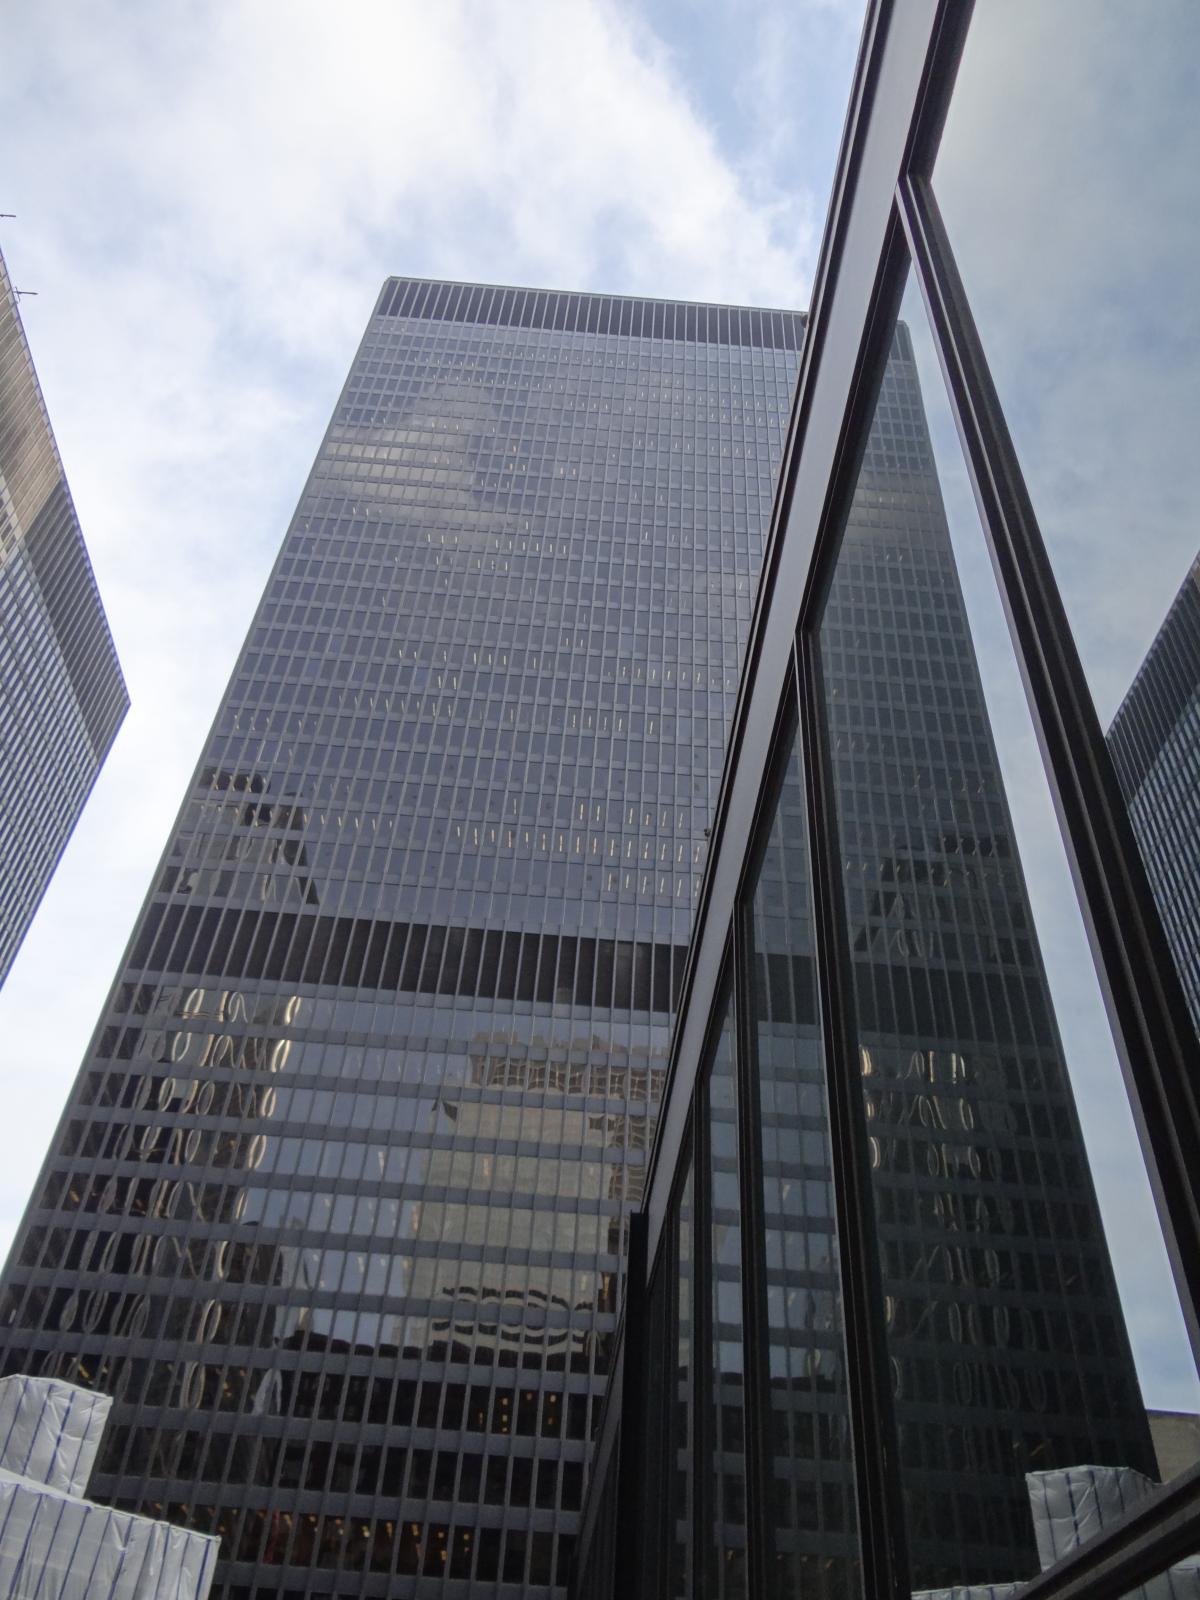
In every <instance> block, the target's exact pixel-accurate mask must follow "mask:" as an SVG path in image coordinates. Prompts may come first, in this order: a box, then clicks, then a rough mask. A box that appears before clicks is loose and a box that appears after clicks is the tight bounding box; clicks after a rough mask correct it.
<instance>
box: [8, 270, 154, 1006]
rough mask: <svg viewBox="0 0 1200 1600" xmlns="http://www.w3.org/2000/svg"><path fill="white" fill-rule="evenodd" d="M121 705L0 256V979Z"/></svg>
mask: <svg viewBox="0 0 1200 1600" xmlns="http://www.w3.org/2000/svg"><path fill="white" fill-rule="evenodd" d="M128 708H129V696H128V695H127V694H126V692H125V683H124V680H123V678H122V677H121V668H120V666H119V664H118V662H117V656H116V651H115V650H114V649H113V642H112V636H111V635H110V633H109V631H108V623H107V621H106V619H105V616H104V608H103V607H102V605H101V603H100V596H99V594H98V593H97V592H96V581H95V579H94V578H93V576H92V568H91V563H90V562H89V560H88V554H87V550H86V548H85V547H84V543H83V536H82V534H81V533H80V531H79V522H78V520H77V519H76V516H75V507H74V506H73V505H72V503H71V494H70V490H69V489H68V488H67V480H66V478H65V476H64V474H63V467H62V462H61V461H60V459H59V455H58V450H57V447H56V446H55V443H54V435H53V433H51V431H50V422H49V419H48V417H47V416H46V408H45V405H44V404H43V401H42V393H41V389H40V387H39V385H38V380H37V374H36V372H35V371H34V369H33V361H32V358H31V357H30V354H29V346H28V344H27V343H26V342H25V331H24V329H23V328H22V326H21V316H20V312H19V310H18V308H17V298H16V295H15V293H14V291H13V288H12V285H11V283H10V282H9V279H8V273H7V271H6V270H5V266H4V258H3V257H2V256H0V983H3V981H4V978H5V976H6V974H7V973H8V970H9V968H10V966H11V965H12V962H13V958H14V957H15V955H16V953H17V950H18V948H19V946H20V943H21V940H22V939H23V938H24V937H25V932H26V929H27V928H28V927H29V924H30V922H31V921H32V920H33V914H34V912H35V911H36V910H37V907H38V902H39V901H40V900H41V898H42V895H43V893H44V892H45V889H46V885H47V884H48V883H49V882H50V877H51V874H52V873H53V871H54V868H55V867H56V866H57V865H58V860H59V857H60V856H61V855H62V852H63V850H64V848H65V846H66V843H67V840H68V839H69V838H70V836H71V830H72V828H73V827H74V826H75V824H76V822H77V821H78V820H79V813H80V811H81V810H82V809H83V804H84V801H85V800H86V799H87V797H88V793H89V792H90V790H91V787H92V784H93V783H94V782H95V779H96V774H97V773H98V772H99V770H100V767H101V765H102V764H103V761H104V758H105V756H106V755H107V754H108V751H109V747H110V746H111V744H112V741H113V738H114V737H115V735H116V731H117V729H118V728H119V727H120V725H121V721H122V718H123V717H124V715H125V712H126V711H127V710H128Z"/></svg>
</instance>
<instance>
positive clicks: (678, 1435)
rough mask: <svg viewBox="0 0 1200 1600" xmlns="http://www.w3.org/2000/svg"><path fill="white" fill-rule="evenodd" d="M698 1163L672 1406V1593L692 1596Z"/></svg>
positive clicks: (683, 1250) (679, 1262) (683, 1217)
mask: <svg viewBox="0 0 1200 1600" xmlns="http://www.w3.org/2000/svg"><path fill="white" fill-rule="evenodd" d="M693 1182H694V1178H693V1169H692V1162H691V1160H690V1158H689V1160H688V1163H687V1169H686V1171H685V1173H684V1177H683V1186H682V1189H681V1191H680V1196H679V1222H678V1225H677V1231H676V1235H675V1238H676V1270H677V1276H678V1290H677V1294H678V1301H677V1312H676V1324H675V1404H674V1406H673V1408H672V1421H671V1427H672V1442H671V1448H672V1450H673V1452H674V1456H675V1471H674V1474H673V1479H672V1490H671V1508H672V1509H671V1525H672V1545H671V1577H670V1584H671V1586H670V1591H669V1592H670V1593H671V1594H672V1595H673V1596H676V1597H677V1600H686V1597H687V1596H689V1595H690V1594H691V1592H692V1433H693V1430H692V1396H693V1392H694V1384H695V1375H694V1372H693V1368H692V1285H693V1274H694V1271H695V1268H694V1263H693V1256H692V1251H693V1243H692V1186H693Z"/></svg>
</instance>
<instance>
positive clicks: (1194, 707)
mask: <svg viewBox="0 0 1200 1600" xmlns="http://www.w3.org/2000/svg"><path fill="white" fill-rule="evenodd" d="M1107 738H1108V748H1109V752H1110V754H1111V755H1112V758H1113V764H1114V766H1115V767H1116V769H1117V779H1118V781H1119V783H1120V785H1121V792H1122V794H1123V795H1124V797H1125V804H1126V805H1127V806H1128V807H1129V816H1130V820H1131V821H1132V823H1133V829H1134V832H1135V834H1136V835H1137V840H1138V843H1139V845H1140V846H1141V849H1142V855H1143V857H1144V859H1145V862H1146V871H1147V873H1148V874H1149V877H1150V884H1151V887H1152V888H1153V890H1154V896H1155V899H1156V900H1157V901H1158V908H1159V911H1160V913H1161V915H1162V919H1163V926H1164V928H1165V929H1166V932H1167V937H1168V939H1169V940H1170V942H1171V950H1172V953H1173V954H1174V956H1175V963H1176V965H1177V966H1178V968H1179V976H1180V977H1181V978H1182V980H1183V987H1184V991H1185V993H1186V994H1187V998H1188V1003H1189V1005H1190V1006H1191V1011H1192V1019H1193V1021H1194V1022H1195V1023H1196V1026H1197V1028H1200V782H1198V779H1200V770H1198V764H1200V557H1198V558H1197V560H1196V561H1194V562H1193V563H1192V567H1191V570H1190V571H1189V573H1188V575H1187V577H1186V578H1185V579H1184V582H1183V587H1182V588H1181V589H1180V591H1179V593H1178V594H1177V595H1176V596H1175V599H1174V600H1173V601H1172V603H1171V609H1170V610H1169V611H1168V612H1167V615H1166V619H1165V621H1164V622H1163V625H1162V627H1161V628H1160V629H1159V631H1158V633H1157V635H1156V636H1155V639H1154V643H1153V644H1152V645H1151V646H1150V649H1149V650H1148V651H1147V652H1146V659H1145V660H1144V661H1143V662H1142V664H1141V666H1140V667H1139V668H1138V672H1137V677H1136V678H1135V679H1134V680H1133V683H1132V685H1131V686H1130V689H1129V692H1128V694H1127V695H1126V696H1125V698H1124V700H1123V701H1122V702H1121V705H1120V708H1119V709H1118V711H1117V714H1116V716H1115V717H1114V718H1113V721H1112V726H1111V727H1110V728H1109V730H1108V735H1107Z"/></svg>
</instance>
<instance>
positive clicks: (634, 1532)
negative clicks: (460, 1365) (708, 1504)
mask: <svg viewBox="0 0 1200 1600" xmlns="http://www.w3.org/2000/svg"><path fill="white" fill-rule="evenodd" d="M649 1231H650V1230H649V1226H648V1223H647V1218H646V1213H645V1212H644V1211H633V1212H630V1215H629V1251H628V1255H627V1258H626V1268H625V1318H624V1342H625V1356H624V1368H623V1374H622V1384H621V1438H620V1443H619V1445H618V1449H617V1459H616V1461H615V1462H614V1463H613V1467H611V1468H610V1469H609V1470H610V1471H611V1470H614V1468H615V1470H616V1473H617V1528H618V1529H619V1530H621V1531H620V1534H619V1537H618V1539H617V1548H616V1555H615V1559H614V1561H613V1594H614V1596H615V1597H617V1600H638V1597H640V1596H641V1593H642V1587H641V1579H642V1573H643V1570H644V1566H645V1563H644V1561H643V1560H642V1549H643V1545H644V1543H645V1539H646V1533H647V1524H646V1516H645V1504H644V1502H645V1497H646V1487H647V1486H646V1483H645V1477H646V1472H645V1466H646V1399H647V1396H646V1361H647V1358H648V1355H649V1350H648V1348H647V1345H648V1340H647V1337H646V1335H647V1331H648V1330H647V1322H648V1317H649V1308H650V1289H649V1284H648V1283H647V1281H646V1271H647V1261H646V1241H647V1238H648V1236H649Z"/></svg>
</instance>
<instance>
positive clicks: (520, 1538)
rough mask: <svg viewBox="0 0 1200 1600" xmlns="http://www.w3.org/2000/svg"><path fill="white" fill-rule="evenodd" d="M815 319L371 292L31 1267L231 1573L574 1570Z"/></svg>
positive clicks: (545, 1580) (65, 1348) (246, 1584)
mask: <svg viewBox="0 0 1200 1600" xmlns="http://www.w3.org/2000/svg"><path fill="white" fill-rule="evenodd" d="M800 338H801V319H800V318H799V317H798V316H797V315H795V314H792V313H783V312H765V311H764V312H760V311H746V310H739V309H737V308H729V307H724V306H721V307H717V306H702V305H701V306H697V305H683V304H676V303H673V302H662V301H641V300H629V299H625V300H621V299H608V298H603V297H599V296H587V295H567V294H552V293H546V292H535V291H524V290H503V289H493V288H486V287H482V286H471V285H461V284H450V283H428V282H417V281H413V280H407V279H403V280H401V279H397V280H391V281H389V283H388V284H387V285H386V286H385V288H384V291H383V293H382V295H381V297H380V300H379V303H378V305H377V307H376V311H375V314H374V315H373V317H372V319H371V322H370V324H369V326H368V329H367V332H366V336H365V338H364V340H363V343H362V345H361V347H360V349H359V352H358V354H357V356H356V358H355V361H354V365H353V368H352V370H351V373H350V377H349V380H348V382H347V385H346V388H345V390H344V391H343V394H342V396H341V399H340V401H339V404H338V407H337V411H336V414H335V416H334V420H333V422H332V424H331V426H330V429H329V431H328V433H327V436H326V438H325V441H324V443H323V445H322V447H321V450H320V453H319V456H318V458H317V461H316V464H315V466H314V468H313V472H312V475H311V477H310V479H309V481H308V484H307V485H306V487H305V490H304V494H303V497H302V499H301V502H300V505H299V507H298V510H297V512H296V516H295V519H294V521H293V523H292V525H291V527H290V529H289V531H288V533H287V536H286V539H285V541H284V544H283V548H282V551H281V553H280V557H279V560H278V562H277V564H276V567H275V569H274V571H273V573H272V576H271V578H270V580H269V582H268V585H267V589H266V592H265V594H264V596H263V600H262V603H261V605H260V608H259V611H258V614H257V616H256V618H255V620H254V623H253V625H252V628H251V632H250V635H249V638H248V639H247V642H246V645H245V648H244V650H243V653H242V655H241V657H240V659H239V662H238V664H237V667H236V669H235V672H234V676H233V679H232V681H231V683H230V686H229V689H228V691H227V694H226V696H225V699H224V701H223V703H222V705H221V708H220V711H219V713H218V716H217V720H216V723H215V725H214V728H213V730H212V732H211V734H210V736H209V738H208V740H207V743H206V745H205V748H204V752H203V755H202V758H201V760H200V762H199V764H198V767H197V770H196V774H195V779H194V782H193V784H192V787H191V789H190V791H189V793H188V795H187V797H186V800H185V802H184V805H183V808H182V810H181V812H180V815H179V819H178V822H177V824H176V827H175V829H174V831H173V833H172V835H171V839H170V842H169V845H168V848H167V851H166V854H165V857H164V859H163V862H162V865H161V868H160V871H159V874H158V876H157V878H156V881H155V883H154V885H153V887H152V890H151V893H150V896H149V898H148V901H147V903H146V906H145V908H144V910H143V912H142V915H141V917H140V918H139V921H138V924H137V927H136V929H135V931H134V935H133V938H132V941H131V944H130V947H129V950H128V952H127V954H126V957H125V960H124V962H123V965H122V968H121V971H120V973H119V976H118V981H117V983H116V985H115V987H114V990H113V994H112V997H111V999H110V1002H109V1005H108V1007H107V1009H106V1012H105V1014H104V1016H103V1018H102V1020H101V1023H100V1026H99V1028H98V1031H97V1033H96V1036H95V1039H94V1041H93V1045H92V1049H91V1051H90V1053H89V1056H88V1058H87V1060H86V1062H85V1064H84V1067H83V1070H82V1073H81V1076H80V1078H79V1081H78V1084H77V1087H76V1089H75V1091H74V1093H73V1096H72V1099H71V1102H70V1105H69V1108H68V1111H67V1114H66V1117H65V1120H64V1122H63V1125H62V1127H61V1129H60V1132H59V1134H58V1136H57V1138H56V1142H55V1146H54V1149H53V1151H52V1154H51V1157H50V1159H49V1162H48V1165H47V1167H46V1170H45V1173H44V1175H43V1178H42V1180H41V1182H40V1184H39V1188H38V1191H37V1193H36V1195H35V1198H34V1202H33V1206H32V1208H31V1210H30V1212H29V1214H28V1216H27V1218H26V1221H25V1223H24V1225H23V1228H22V1231H21V1234H20V1236H19V1238H18V1241H17V1244H16V1246H15V1248H14V1252H13V1256H12V1263H11V1266H10V1269H9V1272H8V1275H7V1278H6V1281H5V1284H4V1290H3V1294H4V1299H3V1310H2V1330H0V1336H2V1340H3V1347H2V1354H3V1363H4V1370H6V1371H19V1370H35V1371H48V1372H54V1373H58V1374H61V1375H63V1376H67V1377H70V1378H72V1379H74V1380H76V1381H79V1382H82V1383H84V1384H90V1385H93V1386H95V1387H98V1388H101V1389H105V1390H108V1391H110V1392H112V1393H113V1394H114V1395H115V1396H116V1397H117V1400H118V1405H117V1407H116V1408H115V1410H114V1413H113V1422H112V1425H111V1427H110V1429H109V1433H108V1436H107V1445H106V1449H105V1453H104V1456H103V1458H102V1460H101V1463H100V1468H99V1472H98V1475H97V1477H96V1479H95V1480H94V1485H93V1487H94V1489H95V1492H96V1493H97V1494H98V1495H100V1496H101V1497H103V1498H105V1499H110V1500H112V1501H113V1503H115V1504H117V1505H121V1506H126V1507H131V1508H136V1509H138V1510H142V1511H145V1512H147V1513H149V1514H151V1515H156V1516H158V1515H162V1516H167V1517H170V1518H172V1519H174V1520H176V1521H180V1522H185V1523H187V1524H189V1525H191V1526H194V1527H197V1528H201V1529H204V1530H206V1531H215V1532H218V1533H220V1535H221V1536H222V1540H223V1554H224V1560H223V1563H222V1567H221V1570H220V1572H219V1574H218V1579H217V1585H218V1591H219V1592H220V1593H221V1594H224V1595H230V1596H237V1597H238V1600H243V1597H247V1596H249V1595H252V1594H254V1595H260V1596H265V1595H272V1596H274V1595H277V1594H281V1593H282V1594H285V1595H287V1596H289V1597H291V1596H296V1597H298V1596H300V1595H303V1594H312V1595H322V1596H324V1595H335V1594H336V1595H352V1594H353V1595H358V1594H366V1595H381V1596H382V1595H384V1594H387V1595H406V1594H408V1595H411V1594H416V1593H417V1592H420V1593H421V1594H422V1595H425V1594H429V1593H431V1592H434V1591H437V1592H442V1589H441V1586H442V1585H445V1592H446V1593H447V1594H451V1595H454V1594H460V1595H465V1594H467V1593H487V1594H492V1593H494V1592H495V1590H496V1585H497V1584H500V1585H501V1586H504V1585H510V1584H511V1585H513V1586H514V1587H513V1590H512V1592H513V1593H516V1592H521V1593H538V1592H543V1591H548V1590H550V1589H551V1588H554V1587H555V1586H558V1585H561V1584H562V1583H564V1582H565V1579H566V1574H567V1570H568V1568H569V1566H570V1563H571V1560H572V1555H573V1548H574V1540H575V1536H576V1533H577V1531H578V1523H579V1512H580V1506H581V1501H582V1495H583V1487H584V1475H585V1466H586V1462H587V1458H588V1453H589V1448H590V1445H589V1441H590V1439H591V1437H592V1433H593V1430H594V1428H595V1426H596V1422H597V1419H598V1415H599V1407H600V1403H601V1399H602V1396H603V1393H604V1389H605V1384H606V1379H607V1376H608V1373H609V1368H610V1359H611V1350H612V1340H613V1336H614V1331H615V1326H616V1311H617V1306H618V1301H619V1293H620V1289H619V1284H620V1275H621V1260H622V1248H623V1233H624V1225H625V1219H626V1217H627V1215H628V1213H629V1211H630V1208H631V1207H634V1206H636V1205H637V1204H638V1203H639V1202H640V1200H641V1197H642V1190H643V1182H644V1174H645V1168H644V1163H645V1159H646V1152H647V1149H648V1147H649V1143H650V1140H651V1138H652V1135H653V1125H654V1115H655V1106H656V1101H657V1098H658V1096H659V1094H660V1091H661V1087H662V1074H663V1065H664V1062H665V1057H666V1049H667V1043H668V1037H669V1029H670V1022H671V1015H672V1009H673V1004H674V996H675V993H676V988H677V985H678V982H679V978H680V974H681V970H682V965H683V959H684V955H685V947H686V940H687V936H688V933H689V929H690V924H691V916H692V905H693V899H694V895H695V891H696V885H697V883H698V881H699V874H700V871H701V869H702V865H703V859H704V854H705V849H706V834H707V830H708V826H709V823H710V819H711V813H712V807H713V804H714V801H715V796H716V790H717V783H718V779H719V776H720V771H721V765H722V759H723V749H724V741H725V735H726V729H727V721H728V717H729V713H730V710H731V708H732V705H733V700H734V695H735V690H736V687H737V679H738V669H739V662H740V657H741V653H742V650H743V648H744V644H745V639H746V634H747V629H748V624H749V617H750V610H751V601H752V596H753V593H754V589H755V584H756V579H757V574H758V569H759V564H760V560H761V553H762V543H763V538H764V533H765V529H766V526H767V522H768V518H769V513H770V507H771V499H772V492H773V485H774V482H775V478H776V476H777V473H778V469H779V463H780V459H781V455H782V444H783V438H784V433H785V430H786V425H787V419H788V414H789V410H790V403H791V395H792V390H793V387H794V384H795V379H796V374H797V369H798V363H799V353H798V347H799V344H800Z"/></svg>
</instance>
